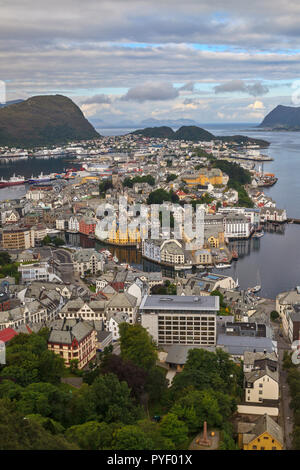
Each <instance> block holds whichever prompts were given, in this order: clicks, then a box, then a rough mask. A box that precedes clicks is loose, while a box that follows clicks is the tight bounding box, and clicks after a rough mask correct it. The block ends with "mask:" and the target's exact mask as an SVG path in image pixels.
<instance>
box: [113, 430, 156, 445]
mask: <svg viewBox="0 0 300 470" xmlns="http://www.w3.org/2000/svg"><path fill="white" fill-rule="evenodd" d="M114 448H115V449H117V450H152V449H154V443H153V441H152V439H151V438H149V437H148V436H147V435H146V434H144V433H143V432H142V431H141V429H140V428H139V427H138V426H135V425H131V426H124V427H122V428H121V429H119V430H118V431H117V432H116V437H115V444H114Z"/></svg>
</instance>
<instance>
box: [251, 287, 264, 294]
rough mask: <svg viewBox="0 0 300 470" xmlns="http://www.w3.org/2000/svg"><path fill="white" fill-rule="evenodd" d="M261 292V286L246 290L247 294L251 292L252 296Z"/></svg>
mask: <svg viewBox="0 0 300 470" xmlns="http://www.w3.org/2000/svg"><path fill="white" fill-rule="evenodd" d="M260 290H261V286H254V287H251V288H250V289H248V292H251V293H252V294H255V293H256V292H259V291H260Z"/></svg>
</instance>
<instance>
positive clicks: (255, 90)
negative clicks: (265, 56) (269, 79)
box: [214, 80, 269, 96]
mask: <svg viewBox="0 0 300 470" xmlns="http://www.w3.org/2000/svg"><path fill="white" fill-rule="evenodd" d="M214 90H215V93H235V92H242V93H247V94H249V95H252V96H261V95H265V94H266V93H268V91H269V88H268V87H267V86H265V85H263V84H262V83H261V82H258V81H257V82H253V83H250V84H247V83H245V82H244V81H243V80H230V81H229V82H226V83H224V84H222V85H217V86H215V87H214Z"/></svg>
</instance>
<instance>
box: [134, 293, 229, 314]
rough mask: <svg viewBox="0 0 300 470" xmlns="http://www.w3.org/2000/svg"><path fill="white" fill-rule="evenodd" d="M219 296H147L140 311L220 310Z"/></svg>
mask: <svg viewBox="0 0 300 470" xmlns="http://www.w3.org/2000/svg"><path fill="white" fill-rule="evenodd" d="M219 300H220V299H219V297H218V296H209V295H208V296H206V295H205V296H196V295H145V296H144V297H143V299H142V302H141V305H140V310H167V311H168V310H169V311H170V310H178V311H179V312H180V311H182V312H183V311H195V312H196V311H201V310H203V311H212V312H216V311H218V310H219Z"/></svg>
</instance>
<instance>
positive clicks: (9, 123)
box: [0, 95, 101, 147]
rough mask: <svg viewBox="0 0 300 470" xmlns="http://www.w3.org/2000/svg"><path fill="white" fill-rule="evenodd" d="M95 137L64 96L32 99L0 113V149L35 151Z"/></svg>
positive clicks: (82, 117) (12, 105) (35, 97)
mask: <svg viewBox="0 0 300 470" xmlns="http://www.w3.org/2000/svg"><path fill="white" fill-rule="evenodd" d="M99 137H101V136H100V135H99V134H98V132H97V131H96V130H95V129H94V127H93V126H92V125H91V124H90V123H89V121H88V120H87V119H86V118H85V117H84V115H83V113H82V111H81V110H80V109H79V107H78V106H77V105H76V104H75V103H73V101H72V100H71V99H70V98H67V97H66V96H62V95H44V96H33V97H32V98H29V99H28V100H26V101H21V102H18V103H13V104H10V105H8V106H5V107H2V108H1V109H0V146H21V147H22V146H23V147H26V146H27V147H28V146H31V147H35V146H40V145H57V144H62V143H65V142H68V141H70V140H76V141H79V140H89V139H95V138H99Z"/></svg>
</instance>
